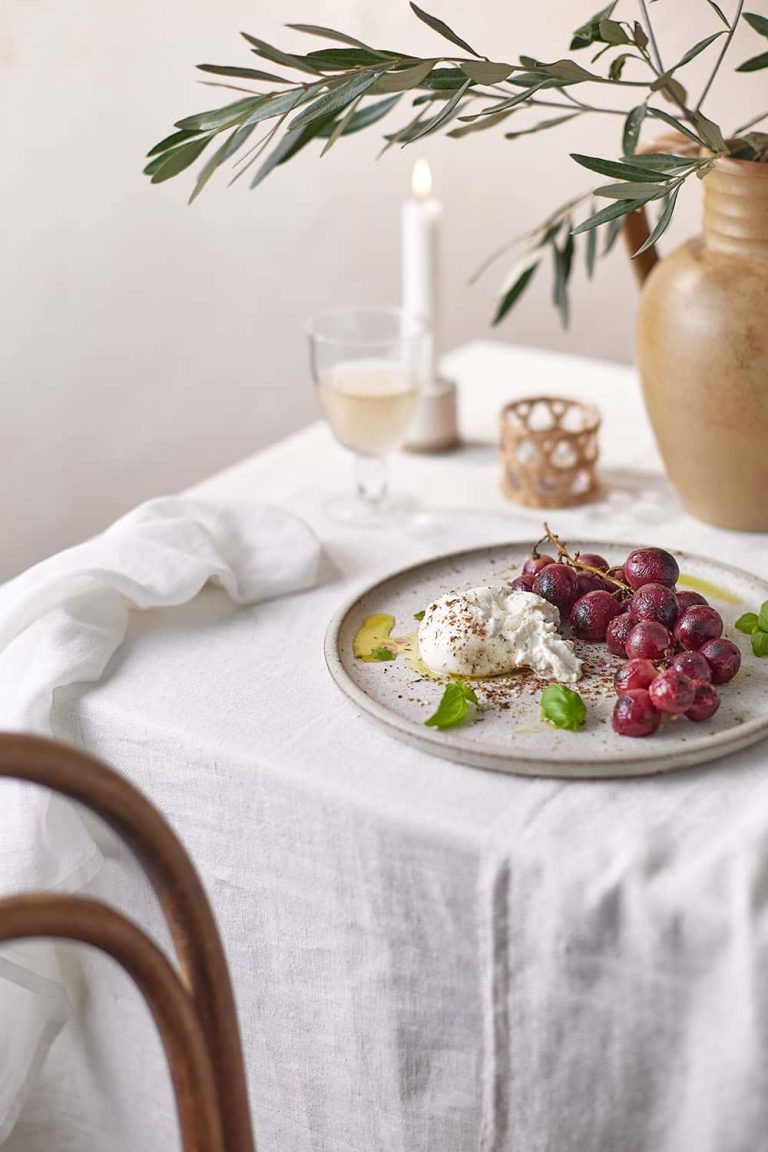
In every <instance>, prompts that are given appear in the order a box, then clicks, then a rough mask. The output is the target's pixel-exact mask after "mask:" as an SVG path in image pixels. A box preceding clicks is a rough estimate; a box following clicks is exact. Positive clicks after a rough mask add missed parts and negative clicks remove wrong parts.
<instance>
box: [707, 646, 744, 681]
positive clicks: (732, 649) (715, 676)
mask: <svg viewBox="0 0 768 1152" xmlns="http://www.w3.org/2000/svg"><path fill="white" fill-rule="evenodd" d="M699 655H700V656H703V657H704V659H705V660H706V662H707V664H709V667H710V668H711V669H712V683H713V684H727V683H728V681H729V680H733V678H734V676H735V675H736V673H737V672H738V670H739V668H740V667H741V652H740V651H739V649H738V647H737V646H736V645H735V644H734V642H733V640H721V639H720V638H718V637H714V638H713V639H712V640H706V641H705V642H704V643H703V644H702V646H701V648H699Z"/></svg>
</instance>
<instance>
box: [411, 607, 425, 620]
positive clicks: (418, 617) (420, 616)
mask: <svg viewBox="0 0 768 1152" xmlns="http://www.w3.org/2000/svg"><path fill="white" fill-rule="evenodd" d="M426 614H427V610H426V608H422V610H421V612H414V614H413V618H414V620H423V619H424V617H425V616H426Z"/></svg>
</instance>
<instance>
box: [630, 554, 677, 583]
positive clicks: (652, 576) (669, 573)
mask: <svg viewBox="0 0 768 1152" xmlns="http://www.w3.org/2000/svg"><path fill="white" fill-rule="evenodd" d="M679 575H680V569H679V567H678V565H677V560H675V558H674V556H671V555H670V554H669V552H665V551H664V549H663V548H636V549H635V551H634V552H630V554H629V556H627V558H626V560H625V561H624V576H625V579H626V582H627V584H629V586H630V587H631V588H642V586H643V584H666V585H667V586H668V587H669V588H673V587H674V585H675V584H676V583H677V578H678V576H679Z"/></svg>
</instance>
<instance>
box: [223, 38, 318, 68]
mask: <svg viewBox="0 0 768 1152" xmlns="http://www.w3.org/2000/svg"><path fill="white" fill-rule="evenodd" d="M240 35H241V36H242V37H243V39H244V40H247V41H248V43H249V44H250V45H251V51H252V52H255V53H256V55H257V56H260V57H261V58H262V59H263V60H269V61H270V63H272V64H282V65H283V67H284V68H293V69H294V71H296V72H311V73H312V74H313V75H314V76H316V75H318V71H317V68H313V67H312V65H311V64H308V63H307V61H306V60H305V59H304V57H302V56H294V55H293V54H292V53H290V52H281V51H280V49H279V48H273V47H272V45H271V44H267V42H266V41H265V40H260V39H259V38H258V36H251V35H250V33H249V32H241V33H240Z"/></svg>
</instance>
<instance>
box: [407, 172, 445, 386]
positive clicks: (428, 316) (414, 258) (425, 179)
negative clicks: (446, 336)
mask: <svg viewBox="0 0 768 1152" xmlns="http://www.w3.org/2000/svg"><path fill="white" fill-rule="evenodd" d="M412 191H413V195H412V196H411V198H410V199H408V200H406V201H405V203H404V204H403V215H402V245H403V251H402V275H403V309H404V311H405V312H406V314H407V315H409V316H416V317H420V318H421V319H422V320H425V321H426V322H427V325H428V327H429V332H430V336H429V338H428V339H427V340H426V341H425V344H426V349H425V357H424V365H423V370H422V379H421V381H420V384H421V387H422V388H423V389H424V391H426V392H432V391H434V390H435V388H436V386H437V380H436V372H435V358H436V356H437V352H438V348H439V339H438V337H439V314H440V308H439V284H440V267H439V263H440V244H439V241H440V218H441V216H442V214H443V206H442V204H441V203H440V201H439V200H436V199H435V198H434V196H433V195H432V173H431V172H430V170H429V164H428V163H427V161H426V160H417V161H416V166H415V167H414V169H413V181H412Z"/></svg>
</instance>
